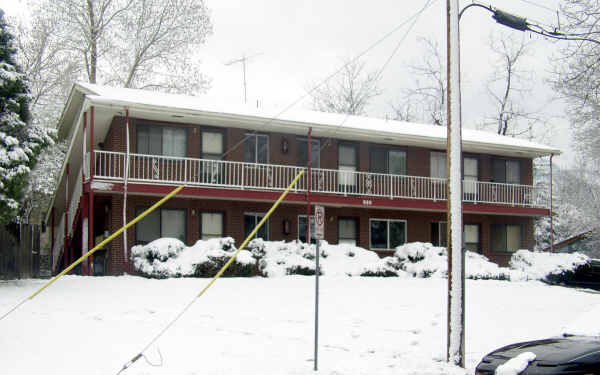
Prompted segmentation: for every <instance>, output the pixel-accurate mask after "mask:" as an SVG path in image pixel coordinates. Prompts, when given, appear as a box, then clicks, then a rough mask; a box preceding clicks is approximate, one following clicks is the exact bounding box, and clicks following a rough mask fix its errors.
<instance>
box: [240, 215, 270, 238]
mask: <svg viewBox="0 0 600 375" xmlns="http://www.w3.org/2000/svg"><path fill="white" fill-rule="evenodd" d="M263 217H265V214H255V213H245V214H244V233H245V236H246V237H248V235H250V233H252V231H253V230H254V228H255V227H256V226H257V225H258V223H260V221H261V220H262V219H263ZM254 238H262V239H263V240H265V241H268V240H269V220H267V222H266V223H264V225H263V226H262V227H260V229H259V230H258V232H256V234H255V235H254Z"/></svg>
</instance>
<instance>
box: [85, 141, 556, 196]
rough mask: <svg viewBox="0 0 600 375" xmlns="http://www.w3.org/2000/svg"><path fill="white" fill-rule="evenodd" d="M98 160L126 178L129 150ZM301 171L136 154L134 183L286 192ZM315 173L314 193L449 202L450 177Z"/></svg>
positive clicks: (510, 191)
mask: <svg viewBox="0 0 600 375" xmlns="http://www.w3.org/2000/svg"><path fill="white" fill-rule="evenodd" d="M94 159H95V173H94V178H95V179H98V180H107V181H115V182H119V181H123V177H124V175H125V166H126V160H127V155H126V154H125V153H122V152H112V151H95V152H94ZM301 169H303V167H298V166H286V165H272V164H255V163H243V162H233V161H222V160H209V159H195V158H180V157H170V156H158V155H141V154H130V155H129V177H128V181H129V182H130V183H141V184H177V185H181V184H184V185H186V186H195V187H212V188H223V189H237V190H260V191H283V190H285V189H286V187H287V186H288V185H289V184H290V182H291V181H292V180H293V178H294V177H295V176H296V175H297V174H298V172H299V171H300V170H301ZM86 175H89V174H87V173H86ZM310 177H311V178H310V186H311V192H314V193H321V194H333V195H338V196H347V197H350V196H352V197H365V198H367V197H371V198H388V199H410V200H429V201H445V200H446V180H445V179H438V178H430V177H419V176H404V175H390V174H379V173H368V172H354V171H342V170H334V169H321V168H313V169H312V170H311V176H310ZM307 186H308V176H307V175H304V176H302V178H300V180H299V181H298V183H297V184H296V186H295V188H294V190H293V191H294V192H304V191H306V188H307ZM540 193H541V191H540V189H538V188H536V187H534V186H530V185H515V184H500V183H492V182H483V181H472V180H465V181H464V182H463V201H464V202H467V203H476V204H480V203H481V204H494V205H506V206H513V207H528V208H547V207H545V205H544V202H543V200H542V199H540Z"/></svg>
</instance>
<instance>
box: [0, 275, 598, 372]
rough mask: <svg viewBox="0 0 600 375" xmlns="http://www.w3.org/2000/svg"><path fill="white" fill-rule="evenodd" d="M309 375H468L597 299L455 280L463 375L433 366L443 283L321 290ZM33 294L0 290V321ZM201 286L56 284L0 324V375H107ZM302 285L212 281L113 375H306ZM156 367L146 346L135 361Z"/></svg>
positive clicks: (441, 337)
mask: <svg viewBox="0 0 600 375" xmlns="http://www.w3.org/2000/svg"><path fill="white" fill-rule="evenodd" d="M320 280H321V316H320V338H319V343H320V349H319V368H320V370H319V372H318V373H320V374H332V375H333V374H336V375H342V374H396V375H398V374H473V372H474V371H473V370H474V367H475V365H476V364H477V363H478V361H479V360H480V359H481V357H482V356H483V355H484V354H486V353H487V352H489V351H491V350H493V349H495V348H497V347H499V346H502V345H505V344H509V343H512V342H515V341H520V340H529V339H538V338H544V337H548V336H551V335H555V334H558V333H559V332H561V327H562V326H564V325H565V324H568V323H569V322H570V321H572V320H574V319H575V318H576V317H577V315H579V314H580V313H584V312H586V311H589V310H591V309H592V308H593V307H595V306H596V305H599V304H600V294H597V293H591V292H585V291H580V290H575V289H567V288H563V287H557V286H548V285H545V284H543V283H540V282H535V281H529V282H507V281H489V280H488V281H484V280H467V282H466V301H467V308H466V321H467V328H466V349H467V369H466V370H462V369H459V368H456V367H453V366H450V365H447V364H446V363H445V362H444V358H445V350H446V349H445V345H446V344H445V340H446V293H447V291H446V287H447V280H446V279H439V278H429V279H417V278H367V277H332V276H330V277H328V276H324V277H321V279H320ZM43 282H44V281H42V280H24V281H12V282H0V312H5V311H6V310H8V309H9V308H10V307H11V306H13V305H14V304H15V303H17V302H19V301H20V300H21V299H22V298H24V297H25V296H27V295H30V294H31V293H32V292H33V291H35V290H36V289H37V288H39V287H40V286H41V285H42V284H43ZM207 282H208V280H207V279H193V278H186V279H166V280H153V279H145V278H141V277H134V276H124V277H103V278H100V277H97V278H94V277H77V276H68V277H65V278H63V279H61V280H59V281H57V282H56V283H55V284H54V285H53V286H52V287H50V288H49V289H47V290H46V291H44V292H43V293H42V294H41V295H39V296H38V297H37V298H36V299H34V300H33V301H28V302H27V303H26V304H24V305H23V306H22V307H21V308H20V309H19V310H17V311H16V312H15V313H13V314H12V315H10V316H9V317H7V318H6V319H4V320H3V321H0V332H1V334H0V363H1V368H2V373H3V374H82V373H85V374H116V373H117V372H118V371H119V370H120V369H121V367H122V366H123V364H124V363H125V362H127V361H129V360H130V359H131V358H132V357H133V356H134V355H135V354H137V353H138V352H139V351H140V350H141V349H142V348H143V347H144V346H145V345H146V344H147V343H148V342H149V340H150V339H151V338H153V337H154V336H155V335H156V334H157V333H158V332H159V330H161V329H162V328H163V327H164V326H165V324H166V323H167V322H168V321H169V320H170V319H172V318H173V317H174V316H175V314H177V312H179V310H180V309H181V308H182V307H183V306H184V305H185V304H186V303H188V302H189V301H190V300H191V298H193V296H195V295H196V293H198V291H199V290H200V289H201V288H202V287H203V286H204V285H206V283H207ZM313 306H314V277H310V276H288V277H281V278H259V277H254V278H225V279H220V280H218V281H217V282H216V283H215V285H214V286H213V287H212V288H211V289H209V290H208V292H207V293H206V294H205V295H204V296H203V297H202V298H200V299H199V300H198V301H197V303H196V304H195V305H194V306H193V307H192V308H191V309H190V310H189V311H188V313H187V314H186V315H184V317H183V318H182V319H181V320H180V321H179V322H178V323H177V324H175V326H173V327H172V329H171V330H170V331H168V332H167V333H166V334H165V335H164V336H163V337H162V338H161V339H160V340H159V341H158V344H157V346H158V347H159V348H160V352H161V353H162V356H163V358H164V363H163V365H162V367H152V366H150V365H148V364H147V363H146V361H144V359H140V360H139V361H138V362H136V363H135V364H134V365H133V366H132V367H131V368H129V369H128V370H126V371H125V372H124V374H140V375H141V374H149V375H151V374H169V375H176V374H186V375H196V374H197V375H200V374H227V375H233V374H244V375H251V374H260V375H270V374H273V375H275V374H312V373H314V372H313V371H312V367H313V362H312V358H313V316H314V311H313ZM147 355H148V357H149V359H150V360H151V361H152V362H158V361H159V355H158V352H157V349H156V346H154V347H152V348H151V349H149V350H148V351H147Z"/></svg>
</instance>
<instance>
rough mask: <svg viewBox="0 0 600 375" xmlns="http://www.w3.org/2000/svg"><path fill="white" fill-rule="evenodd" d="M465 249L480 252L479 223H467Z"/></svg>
mask: <svg viewBox="0 0 600 375" xmlns="http://www.w3.org/2000/svg"><path fill="white" fill-rule="evenodd" d="M463 247H464V248H465V249H467V250H469V251H474V252H480V251H481V248H480V247H479V225H478V224H465V229H464V246H463Z"/></svg>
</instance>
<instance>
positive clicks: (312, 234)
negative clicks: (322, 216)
mask: <svg viewBox="0 0 600 375" xmlns="http://www.w3.org/2000/svg"><path fill="white" fill-rule="evenodd" d="M300 218H303V219H304V220H306V215H298V221H297V224H298V225H297V229H298V230H297V234H298V235H297V236H296V238H297V239H298V241H300ZM310 240H311V243H313V242H312V241H315V215H310Z"/></svg>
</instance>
